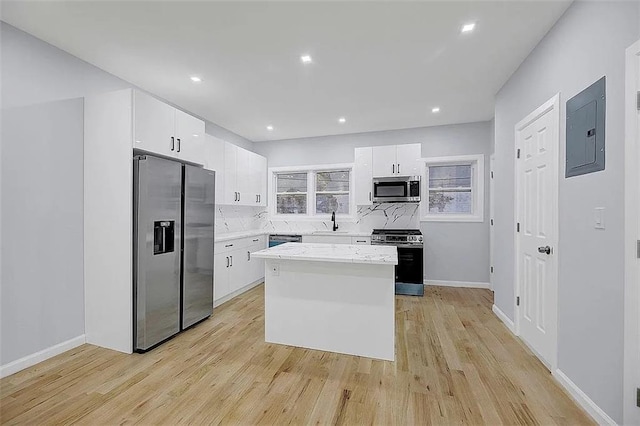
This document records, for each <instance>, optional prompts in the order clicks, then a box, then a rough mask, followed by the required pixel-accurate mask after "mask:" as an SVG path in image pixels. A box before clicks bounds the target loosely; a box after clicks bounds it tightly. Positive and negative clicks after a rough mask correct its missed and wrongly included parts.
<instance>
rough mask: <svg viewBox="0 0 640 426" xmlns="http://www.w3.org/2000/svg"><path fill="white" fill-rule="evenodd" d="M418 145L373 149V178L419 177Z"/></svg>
mask: <svg viewBox="0 0 640 426" xmlns="http://www.w3.org/2000/svg"><path fill="white" fill-rule="evenodd" d="M421 155H422V152H421V146H420V144H419V143H415V144H406V145H385V146H374V147H373V177H386V176H413V175H419V174H420V173H419V170H420V167H419V162H418V160H419V159H420V157H421Z"/></svg>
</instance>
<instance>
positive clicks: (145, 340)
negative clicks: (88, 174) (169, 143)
mask: <svg viewBox="0 0 640 426" xmlns="http://www.w3.org/2000/svg"><path fill="white" fill-rule="evenodd" d="M133 163H134V168H133V170H134V187H133V198H134V200H133V201H134V202H133V218H134V220H133V224H134V225H133V227H134V228H133V242H134V247H133V255H134V258H133V305H134V312H133V318H134V324H133V328H134V329H133V340H134V342H133V343H134V349H135V351H136V352H144V351H147V350H149V349H152V348H153V347H155V346H156V345H158V344H160V343H162V342H164V341H165V340H167V339H168V338H170V337H172V336H173V335H175V334H176V333H179V332H180V331H181V330H184V329H186V328H188V327H190V326H192V325H194V324H196V323H197V322H199V321H201V320H203V319H205V318H207V317H209V316H210V315H211V314H212V313H213V237H214V216H215V208H214V200H215V172H212V171H208V170H204V169H202V168H200V167H195V166H191V165H188V164H182V163H179V162H176V161H171V160H165V159H163V158H159V157H154V156H151V155H137V156H135V157H134V160H133Z"/></svg>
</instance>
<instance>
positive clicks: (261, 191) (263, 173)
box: [238, 153, 267, 206]
mask: <svg viewBox="0 0 640 426" xmlns="http://www.w3.org/2000/svg"><path fill="white" fill-rule="evenodd" d="M250 154H251V171H250V174H251V190H250V195H251V198H250V200H249V201H250V202H251V205H254V206H266V205H267V196H266V194H267V159H266V158H264V157H263V156H262V155H258V154H255V153H250ZM238 164H240V163H239V162H238Z"/></svg>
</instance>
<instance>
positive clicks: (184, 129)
mask: <svg viewBox="0 0 640 426" xmlns="http://www.w3.org/2000/svg"><path fill="white" fill-rule="evenodd" d="M133 117H134V120H133V131H134V138H133V148H134V149H141V150H143V151H146V152H149V153H152V154H158V155H163V156H165V157H172V158H177V159H181V160H184V161H188V162H191V163H196V164H203V163H204V152H203V150H202V139H203V137H204V121H202V120H198V119H197V118H195V117H192V116H190V115H189V114H186V113H184V112H182V111H180V110H178V109H176V108H174V107H172V106H170V105H167V104H165V103H164V102H162V101H159V100H157V99H155V98H153V97H151V96H149V95H147V94H145V93H142V92H139V91H137V90H134V92H133Z"/></svg>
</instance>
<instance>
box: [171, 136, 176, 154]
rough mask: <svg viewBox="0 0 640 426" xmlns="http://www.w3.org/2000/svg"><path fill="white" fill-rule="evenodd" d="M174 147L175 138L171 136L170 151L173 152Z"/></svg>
mask: <svg viewBox="0 0 640 426" xmlns="http://www.w3.org/2000/svg"><path fill="white" fill-rule="evenodd" d="M175 147H176V138H174V137H173V136H171V151H173V150H174V149H175Z"/></svg>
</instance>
